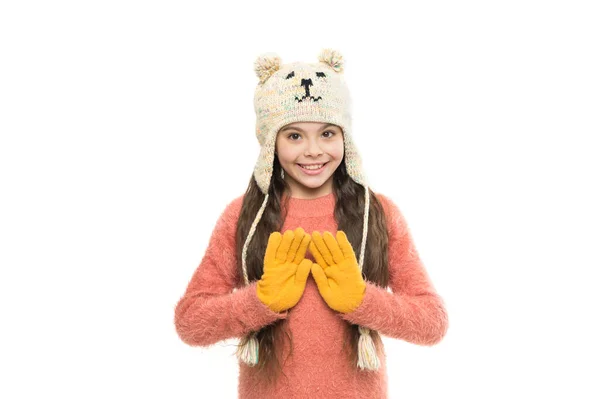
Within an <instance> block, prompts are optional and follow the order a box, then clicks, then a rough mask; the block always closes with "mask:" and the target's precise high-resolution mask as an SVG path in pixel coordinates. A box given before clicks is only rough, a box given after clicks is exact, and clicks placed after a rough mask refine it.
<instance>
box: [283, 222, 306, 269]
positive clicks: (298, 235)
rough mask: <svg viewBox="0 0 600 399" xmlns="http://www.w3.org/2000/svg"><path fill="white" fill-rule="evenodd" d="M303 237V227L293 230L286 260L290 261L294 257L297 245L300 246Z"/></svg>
mask: <svg viewBox="0 0 600 399" xmlns="http://www.w3.org/2000/svg"><path fill="white" fill-rule="evenodd" d="M303 237H304V229H303V228H302V227H298V228H297V229H296V230H294V238H293V239H292V244H291V245H290V249H289V250H288V253H287V257H286V262H292V261H293V260H294V259H295V258H296V252H297V251H298V247H299V246H300V243H301V242H302V238H303Z"/></svg>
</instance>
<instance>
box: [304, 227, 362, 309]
mask: <svg viewBox="0 0 600 399" xmlns="http://www.w3.org/2000/svg"><path fill="white" fill-rule="evenodd" d="M336 237H337V242H336V239H335V238H334V237H333V234H331V233H330V232H328V231H326V232H325V233H324V234H323V236H321V234H319V232H317V231H315V232H313V233H312V241H311V242H310V244H309V248H310V252H311V253H312V254H313V256H314V257H315V260H316V261H317V263H313V265H312V268H311V270H312V274H313V277H314V279H315V281H316V283H317V287H318V288H319V292H320V293H321V296H322V297H323V299H324V300H325V302H327V305H329V307H330V308H331V309H333V310H336V311H338V312H341V313H349V312H352V311H353V310H354V309H356V308H357V307H358V306H359V305H360V304H361V302H362V300H363V298H364V296H365V290H366V288H367V284H366V283H365V281H364V280H363V277H362V273H361V271H360V269H359V267H358V262H357V261H356V256H355V255H354V250H353V249H352V245H351V244H350V242H349V241H348V237H346V233H344V232H343V231H338V232H337V233H336Z"/></svg>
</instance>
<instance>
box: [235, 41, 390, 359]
mask: <svg viewBox="0 0 600 399" xmlns="http://www.w3.org/2000/svg"><path fill="white" fill-rule="evenodd" d="M254 71H255V72H256V75H257V76H258V79H259V82H258V85H257V87H256V89H255V93H254V110H255V113H256V138H257V139H258V142H259V144H260V147H261V149H260V154H259V157H258V160H257V161H256V165H255V166H254V173H253V176H254V178H255V180H256V182H257V184H258V186H259V188H260V190H261V191H262V193H263V194H264V195H265V198H264V200H263V203H262V206H261V208H260V209H259V211H258V213H257V215H256V217H255V219H254V222H253V223H252V226H251V227H250V231H249V232H248V236H247V238H246V241H245V243H244V248H243V251H242V269H243V273H244V281H245V283H246V284H248V283H249V281H248V273H247V268H246V252H247V249H248V246H249V244H250V241H251V239H252V236H253V235H254V232H255V230H256V226H257V225H258V222H259V221H260V219H261V217H262V214H263V211H264V209H265V207H266V205H267V202H268V198H269V189H270V185H271V181H272V175H273V162H274V157H275V142H276V139H277V133H278V132H279V130H280V129H281V128H282V127H284V126H285V125H288V124H290V123H293V122H322V123H332V124H335V125H338V126H339V127H340V128H341V129H342V131H343V137H344V159H345V166H346V170H347V172H348V175H349V176H350V178H352V179H353V180H354V181H355V182H356V183H358V184H360V185H362V186H363V187H364V189H365V209H364V217H363V237H362V243H361V250H360V259H359V262H358V263H359V268H360V270H361V271H362V268H363V261H364V253H365V245H366V242H367V231H368V220H369V219H368V216H369V215H368V210H369V187H368V183H367V180H366V177H365V175H364V174H363V168H362V161H361V158H360V154H359V152H358V150H357V149H356V146H355V144H354V141H353V140H352V118H351V106H352V104H351V98H350V94H349V90H348V87H347V85H346V82H345V79H344V76H343V71H344V59H343V57H342V55H341V54H340V52H339V51H336V50H333V49H323V50H321V52H320V53H319V55H318V61H317V62H315V63H305V62H292V63H289V64H282V62H281V58H280V57H279V56H278V55H277V54H275V53H265V54H263V55H260V56H259V57H258V58H257V59H256V61H255V62H254ZM359 331H360V333H361V336H360V339H359V350H358V355H359V356H358V358H359V359H358V367H360V368H361V369H363V370H377V369H378V368H379V365H380V363H379V359H378V357H377V353H376V351H375V345H374V344H373V341H372V338H371V335H370V333H369V329H368V328H366V327H362V326H360V327H359ZM237 356H238V358H239V359H240V360H241V361H243V362H245V363H247V364H249V365H251V366H254V365H256V364H258V340H257V339H256V332H253V333H252V334H251V335H250V337H249V340H248V341H247V342H246V344H245V345H244V346H241V347H240V348H238V351H237Z"/></svg>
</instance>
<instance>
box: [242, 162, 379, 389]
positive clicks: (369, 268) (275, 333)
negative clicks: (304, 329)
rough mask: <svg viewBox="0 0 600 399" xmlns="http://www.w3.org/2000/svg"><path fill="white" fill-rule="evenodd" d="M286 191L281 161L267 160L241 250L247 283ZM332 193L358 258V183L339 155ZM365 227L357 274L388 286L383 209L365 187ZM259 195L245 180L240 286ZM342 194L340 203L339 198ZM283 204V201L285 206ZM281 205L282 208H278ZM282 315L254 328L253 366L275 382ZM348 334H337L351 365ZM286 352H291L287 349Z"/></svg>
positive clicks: (353, 338)
mask: <svg viewBox="0 0 600 399" xmlns="http://www.w3.org/2000/svg"><path fill="white" fill-rule="evenodd" d="M284 192H289V185H288V184H287V183H286V182H285V180H284V179H283V178H282V177H281V164H280V163H279V160H278V159H277V157H275V159H274V163H273V175H272V176H271V184H270V186H269V199H268V201H267V205H266V207H265V210H264V213H263V215H262V217H261V219H260V222H259V223H258V224H257V226H256V231H255V232H254V235H253V237H252V240H251V241H250V244H249V246H248V249H247V252H246V267H247V272H248V281H249V282H252V281H254V280H259V279H260V278H261V277H262V274H263V261H264V254H265V251H266V248H267V242H268V240H269V235H270V234H271V233H272V232H274V231H281V228H282V226H283V222H284V221H285V216H286V215H283V214H282V211H281V209H282V204H281V200H282V196H283V193H284ZM333 192H334V196H335V198H336V201H335V210H334V217H335V220H336V222H337V223H338V230H342V231H344V232H345V233H346V236H347V237H348V240H349V241H350V243H351V244H352V247H353V249H354V253H355V254H356V256H357V258H358V257H359V256H360V244H361V240H362V227H363V213H364V208H365V197H364V195H365V191H364V187H363V186H362V185H360V184H358V183H356V182H355V181H354V180H352V178H351V177H350V176H349V175H348V173H347V170H346V164H345V159H342V162H341V164H340V166H339V167H338V168H337V169H336V171H335V172H334V174H333ZM369 195H370V198H369V230H368V234H367V243H366V246H365V257H364V266H363V271H362V272H363V278H365V279H366V280H368V281H369V282H371V283H374V284H376V285H378V286H380V287H383V288H386V287H387V286H388V277H389V275H388V235H387V227H386V222H385V215H384V213H383V207H382V205H381V203H380V202H379V200H378V199H377V197H376V196H375V194H374V193H373V191H371V190H370V189H369ZM264 198H265V195H264V194H263V193H262V192H261V190H260V188H259V187H258V184H257V183H256V181H255V179H254V177H253V176H252V177H251V178H250V184H249V185H248V189H247V190H246V193H245V195H244V199H243V203H242V209H241V213H240V217H239V219H238V224H237V232H236V245H237V259H238V277H239V280H238V284H242V276H243V272H242V250H243V247H244V243H245V240H246V237H247V236H248V232H249V231H250V227H251V225H252V223H253V222H254V218H255V217H256V214H257V213H258V210H259V209H260V207H261V205H262V203H263V201H264ZM341 198H343V199H344V200H343V201H339V199H341ZM285 205H287V204H285ZM283 208H284V209H287V206H285V207H283ZM284 322H285V319H281V320H278V321H276V322H275V323H273V324H269V325H267V326H265V327H263V328H262V329H261V330H260V331H258V332H257V335H256V338H257V340H258V343H259V362H258V365H257V367H258V369H259V371H260V372H261V373H260V374H261V375H262V377H263V378H264V379H265V381H275V380H276V379H277V378H278V377H279V372H280V371H282V368H281V364H280V362H279V359H278V357H277V352H276V350H275V348H276V347H277V345H280V344H281V342H280V341H279V339H280V338H282V333H284V332H285V334H286V336H287V337H288V339H289V340H290V348H291V347H292V345H291V342H292V337H291V335H290V334H289V331H287V330H286V329H284V328H283V327H284ZM348 334H349V336H348V337H340V339H343V340H344V343H345V345H347V344H349V345H350V351H346V352H347V353H348V361H350V362H352V364H354V365H356V363H357V361H358V350H357V348H358V339H359V337H360V333H359V331H358V326H357V325H350V327H349V329H348ZM371 337H372V338H373V342H374V343H375V345H376V346H377V347H379V346H380V345H382V342H381V338H380V336H379V334H378V333H377V332H376V331H371ZM247 339H248V337H247V336H246V337H243V338H242V340H241V341H240V343H239V345H240V346H241V345H244V343H245V342H246V341H247ZM290 354H291V352H290Z"/></svg>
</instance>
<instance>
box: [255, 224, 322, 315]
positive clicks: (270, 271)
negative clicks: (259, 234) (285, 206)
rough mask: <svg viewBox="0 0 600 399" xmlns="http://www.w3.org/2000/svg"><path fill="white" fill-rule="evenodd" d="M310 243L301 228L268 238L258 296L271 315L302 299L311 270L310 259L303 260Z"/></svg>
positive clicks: (307, 235) (257, 291) (257, 287)
mask: <svg viewBox="0 0 600 399" xmlns="http://www.w3.org/2000/svg"><path fill="white" fill-rule="evenodd" d="M309 242H310V235H309V234H307V233H305V232H304V230H303V229H302V228H301V227H298V228H297V229H296V230H294V231H292V230H287V231H286V232H285V233H284V234H283V236H282V235H281V233H279V232H278V231H276V232H273V233H271V235H270V236H269V242H268V243H267V250H266V251H265V258H264V266H263V275H262V277H261V279H260V280H259V281H258V284H257V286H256V293H257V295H258V298H259V299H260V301H261V302H262V303H264V304H265V305H266V306H268V307H269V308H270V309H271V310H272V311H274V312H282V311H284V310H287V309H289V308H291V307H293V306H295V305H296V304H297V303H298V301H299V300H300V298H301V297H302V294H303V293H304V287H305V286H306V279H307V278H308V274H309V273H310V267H311V266H312V262H311V261H310V259H304V255H305V254H306V249H307V248H308V243H309Z"/></svg>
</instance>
